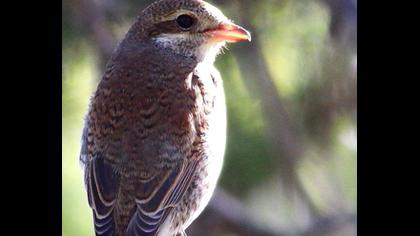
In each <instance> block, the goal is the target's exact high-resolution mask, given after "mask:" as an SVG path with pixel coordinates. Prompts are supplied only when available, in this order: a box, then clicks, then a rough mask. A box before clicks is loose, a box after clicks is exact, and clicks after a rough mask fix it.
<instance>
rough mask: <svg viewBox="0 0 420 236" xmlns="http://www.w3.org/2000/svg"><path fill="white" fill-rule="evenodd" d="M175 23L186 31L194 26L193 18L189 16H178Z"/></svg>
mask: <svg viewBox="0 0 420 236" xmlns="http://www.w3.org/2000/svg"><path fill="white" fill-rule="evenodd" d="M176 23H177V24H178V25H179V26H180V27H181V28H183V29H188V28H190V27H191V26H192V25H193V24H194V18H192V17H191V16H189V15H180V16H178V17H177V18H176Z"/></svg>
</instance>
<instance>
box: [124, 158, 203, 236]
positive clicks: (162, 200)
mask: <svg viewBox="0 0 420 236" xmlns="http://www.w3.org/2000/svg"><path fill="white" fill-rule="evenodd" d="M197 164H198V160H186V161H184V162H183V163H180V164H178V165H176V166H175V167H173V168H169V169H166V170H162V171H161V173H160V174H159V175H158V176H155V177H154V178H153V179H151V180H149V181H148V182H145V183H143V184H142V186H141V187H140V189H139V190H140V191H139V193H141V194H140V195H139V196H137V198H136V203H137V210H136V212H135V214H134V215H133V217H132V218H131V220H130V223H129V226H128V229H127V235H128V236H152V235H153V236H154V235H157V234H158V233H159V231H160V230H164V229H161V226H162V225H163V224H164V223H165V220H166V217H167V216H168V215H169V213H170V212H171V211H172V209H173V208H174V207H176V205H177V204H178V203H179V202H180V200H181V198H182V196H183V195H184V193H185V192H186V190H187V188H188V186H189V185H190V183H191V179H192V177H193V175H194V173H195V170H196V169H197ZM148 192H150V194H144V193H148Z"/></svg>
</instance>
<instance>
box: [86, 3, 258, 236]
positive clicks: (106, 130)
mask: <svg viewBox="0 0 420 236" xmlns="http://www.w3.org/2000/svg"><path fill="white" fill-rule="evenodd" d="M250 39H251V37H250V34H249V33H248V32H247V31H246V30H244V29H243V28H241V27H239V26H237V25H235V24H233V23H232V21H230V20H229V19H228V18H226V17H225V16H224V15H223V14H222V12H221V11H220V10H219V9H217V8H216V7H214V6H212V5H210V4H208V3H206V2H204V1H200V0H160V1H156V2H154V3H153V4H151V5H150V6H149V7H147V8H146V9H145V10H143V11H142V12H141V14H140V16H139V17H138V18H137V19H136V21H135V23H134V24H133V26H132V27H131V28H130V30H129V31H128V33H127V34H126V36H125V38H124V39H123V40H122V42H121V43H120V44H119V46H118V47H117V49H116V50H115V51H114V53H113V55H112V57H111V59H110V60H109V62H108V64H107V66H106V71H105V73H104V75H103V77H102V80H101V81H100V83H99V85H98V87H97V90H96V92H95V94H94V96H93V97H92V99H91V105H90V108H89V112H88V114H87V117H86V120H85V127H84V130H83V136H82V148H81V154H80V159H81V162H82V163H83V164H84V170H85V181H86V188H87V194H88V200H89V205H90V207H91V208H92V209H93V218H94V226H95V233H96V235H118V236H122V235H129V236H131V235H133V236H134V235H136V236H149V235H158V236H175V235H185V232H184V231H185V229H186V228H187V227H188V226H189V225H190V224H191V222H192V221H193V220H194V219H195V218H196V217H197V216H198V215H199V214H200V213H201V212H202V210H203V209H204V207H205V206H206V205H207V203H208V201H209V200H210V197H211V195H212V193H213V191H214V189H215V186H216V182H217V179H218V177H219V174H220V171H221V167H222V162H223V155H224V146H225V138H226V137H225V132H226V117H225V115H226V114H225V100H224V92H223V85H222V80H221V78H220V75H219V73H218V71H217V70H216V69H215V68H214V67H213V62H214V60H215V57H216V55H217V54H218V53H219V51H220V49H221V47H223V46H224V44H225V43H226V42H238V41H243V40H250Z"/></svg>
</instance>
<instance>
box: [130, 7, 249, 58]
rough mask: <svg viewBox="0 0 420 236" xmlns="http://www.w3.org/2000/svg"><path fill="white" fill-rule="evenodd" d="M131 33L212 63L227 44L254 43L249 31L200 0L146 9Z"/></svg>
mask: <svg viewBox="0 0 420 236" xmlns="http://www.w3.org/2000/svg"><path fill="white" fill-rule="evenodd" d="M131 31H132V32H133V33H134V35H135V38H136V40H140V41H143V42H148V43H153V44H155V45H157V46H158V47H162V48H165V49H167V50H170V51H171V52H173V53H176V54H181V55H183V56H187V57H194V58H195V59H196V60H198V61H207V60H208V61H210V62H213V61H214V59H215V57H216V55H217V54H218V53H219V51H220V49H221V48H222V47H223V46H224V45H225V43H226V42H229V43H233V42H239V41H244V40H249V41H250V40H251V35H250V33H249V32H248V31H246V30H245V29H243V28H242V27H240V26H238V25H236V24H234V23H233V22H232V21H231V20H229V19H228V18H227V17H226V16H225V15H223V13H222V12H221V11H220V10H219V9H218V8H216V7H214V6H213V5H211V4H209V3H207V2H204V1H201V0H158V1H156V2H154V3H153V4H151V5H150V6H149V7H147V8H146V9H145V10H143V12H142V13H141V14H140V16H139V17H138V19H137V22H136V23H135V24H134V26H133V27H132V29H131Z"/></svg>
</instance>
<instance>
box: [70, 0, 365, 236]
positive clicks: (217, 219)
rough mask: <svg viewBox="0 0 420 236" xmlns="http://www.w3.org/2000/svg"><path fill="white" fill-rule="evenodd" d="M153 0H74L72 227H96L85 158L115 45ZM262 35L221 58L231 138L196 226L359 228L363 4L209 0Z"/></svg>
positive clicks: (75, 230) (202, 229)
mask: <svg viewBox="0 0 420 236" xmlns="http://www.w3.org/2000/svg"><path fill="white" fill-rule="evenodd" d="M151 2H152V1H150V0H149V1H142V0H136V1H134V0H119V1H116V0H102V1H96V0H64V1H63V8H62V55H63V58H62V75H63V78H62V80H63V83H62V86H63V87H62V107H63V110H62V124H63V126H62V135H63V137H62V140H63V141H62V147H63V149H62V150H63V151H62V152H63V153H62V159H63V161H62V174H63V178H62V181H63V182H62V186H63V188H62V196H63V197H62V214H63V215H62V230H63V232H62V235H65V236H81V235H93V226H92V215H91V214H92V213H91V210H90V208H89V207H88V204H87V199H86V193H85V189H84V183H83V173H82V169H81V166H80V164H79V161H78V155H79V150H80V138H81V131H82V126H83V119H84V115H85V113H86V112H87V107H88V102H89V98H90V96H91V95H92V93H93V92H94V90H95V88H96V85H97V83H98V80H99V79H100V78H101V75H102V71H103V70H104V64H105V63H106V61H107V59H108V58H109V55H110V53H111V52H112V50H113V48H114V47H115V45H116V44H117V42H118V40H120V39H121V38H122V37H123V35H124V33H125V32H126V31H127V29H128V27H129V26H130V24H131V23H132V22H133V21H134V19H135V17H136V15H137V14H138V13H139V12H140V11H141V10H142V9H143V8H144V7H145V6H146V5H148V4H150V3H151ZM209 2H211V3H213V4H214V5H216V6H217V7H219V8H220V9H221V10H222V11H223V12H224V13H225V15H227V16H228V17H229V18H231V19H233V20H234V21H235V22H236V23H238V24H240V25H243V26H244V27H245V28H247V29H249V30H250V31H251V32H252V36H253V41H252V42H251V43H240V44H235V45H229V47H228V48H229V50H225V52H224V54H222V55H220V56H219V57H218V58H217V60H216V67H217V68H218V69H219V70H220V72H221V74H222V76H223V79H224V84H225V93H226V97H227V107H228V140H227V149H226V155H225V164H224V168H223V172H222V176H221V179H220V182H219V185H218V190H217V192H216V194H215V196H214V197H213V199H212V201H211V203H210V204H209V206H208V207H207V208H206V210H205V212H204V213H203V214H202V215H201V216H200V217H199V219H197V220H196V221H195V223H193V224H192V226H191V227H190V228H189V229H188V231H187V233H188V234H189V235H193V236H195V235H222V236H223V235H279V236H281V235H285V236H286V235H356V215H357V211H356V208H357V202H356V196H357V179H356V171H357V169H356V166H357V119H356V116H357V52H356V51H357V42H356V38H357V34H356V32H357V23H356V21H357V1H356V0H260V1H253V0H243V1H239V0H236V1H234V0H232V1H227V0H218V1H209Z"/></svg>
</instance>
